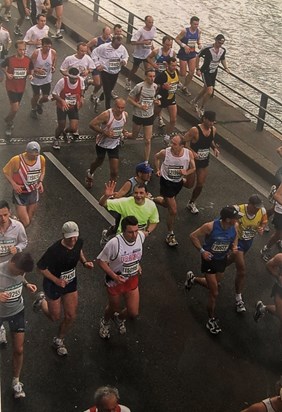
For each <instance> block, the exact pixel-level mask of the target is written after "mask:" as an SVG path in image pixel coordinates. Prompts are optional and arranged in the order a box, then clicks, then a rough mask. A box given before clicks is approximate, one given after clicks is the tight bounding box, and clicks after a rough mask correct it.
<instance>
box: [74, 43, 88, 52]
mask: <svg viewBox="0 0 282 412" xmlns="http://www.w3.org/2000/svg"><path fill="white" fill-rule="evenodd" d="M80 46H87V44H86V43H85V42H84V41H80V42H79V43H77V46H76V50H78V49H79V48H80Z"/></svg>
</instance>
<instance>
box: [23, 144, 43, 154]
mask: <svg viewBox="0 0 282 412" xmlns="http://www.w3.org/2000/svg"><path fill="white" fill-rule="evenodd" d="M25 151H26V152H29V153H30V152H37V153H40V145H39V143H37V142H29V143H28V144H27V145H26V148H25Z"/></svg>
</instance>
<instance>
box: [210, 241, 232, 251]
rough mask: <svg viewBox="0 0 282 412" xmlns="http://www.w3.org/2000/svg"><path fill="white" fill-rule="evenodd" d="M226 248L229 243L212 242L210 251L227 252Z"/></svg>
mask: <svg viewBox="0 0 282 412" xmlns="http://www.w3.org/2000/svg"><path fill="white" fill-rule="evenodd" d="M228 249H229V243H224V242H214V244H213V245H212V247H211V251H212V252H216V253H221V252H227V250H228Z"/></svg>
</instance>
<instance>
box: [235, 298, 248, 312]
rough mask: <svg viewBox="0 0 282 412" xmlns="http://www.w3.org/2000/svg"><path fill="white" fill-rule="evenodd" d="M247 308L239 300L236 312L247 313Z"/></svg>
mask: <svg viewBox="0 0 282 412" xmlns="http://www.w3.org/2000/svg"><path fill="white" fill-rule="evenodd" d="M246 310H247V309H246V307H245V304H244V302H243V301H242V300H239V301H238V302H236V312H237V313H242V312H246Z"/></svg>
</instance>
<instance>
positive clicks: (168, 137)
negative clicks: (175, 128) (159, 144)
mask: <svg viewBox="0 0 282 412" xmlns="http://www.w3.org/2000/svg"><path fill="white" fill-rule="evenodd" d="M163 142H164V144H165V145H166V146H169V144H170V135H169V134H165V135H164V137H163Z"/></svg>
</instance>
